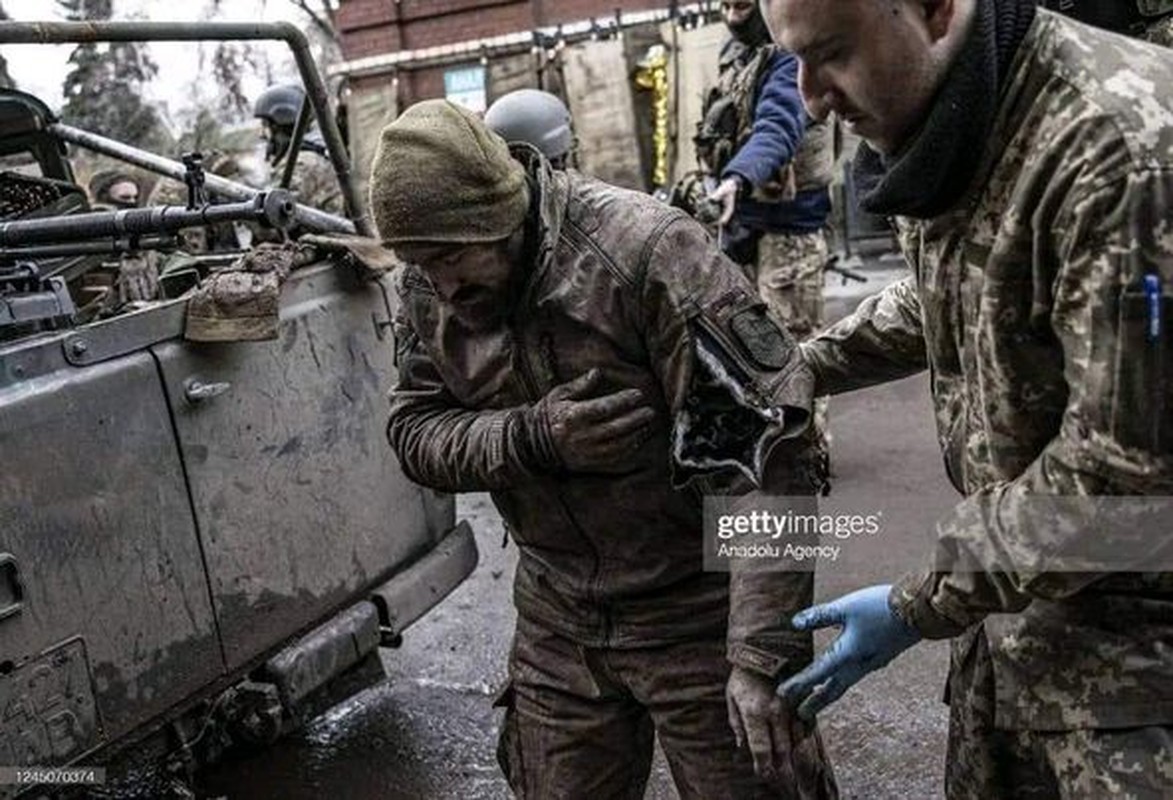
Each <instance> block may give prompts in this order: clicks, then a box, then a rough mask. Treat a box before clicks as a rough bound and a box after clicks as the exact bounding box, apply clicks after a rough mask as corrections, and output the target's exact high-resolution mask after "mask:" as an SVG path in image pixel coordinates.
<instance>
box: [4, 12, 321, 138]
mask: <svg viewBox="0 0 1173 800" xmlns="http://www.w3.org/2000/svg"><path fill="white" fill-rule="evenodd" d="M2 2H3V5H4V10H5V11H7V12H8V14H9V16H11V17H12V18H13V19H15V20H20V21H22V22H33V21H45V20H59V19H61V16H60V12H59V10H58V6H57V3H56V2H55V0H2ZM209 5H210V3H209V2H208V0H114V15H115V17H116V18H117V19H149V20H153V21H157V22H164V21H184V22H187V21H194V20H199V19H206V18H207V17H206V13H207V7H208V6H209ZM216 18H217V19H221V20H225V21H230V20H234V21H245V20H263V21H266V22H272V21H277V20H293V21H296V22H303V20H302V19H301V18H300V16H299V14H298V12H297V11H296V9H294V8H293V7H292V6H291V5H290V4H289V3H287V2H284V0H268V1H267V2H266V1H265V0H225V2H223V3H221V13H220V15H219V16H217V17H216ZM258 46H260V47H263V48H265V52H266V53H267V54H268V57H269V61H270V63H271V64H272V65H273V67H274V71H275V74H276V77H277V79H278V80H284V79H291V78H293V77H295V76H296V70H295V69H294V67H293V63H292V60H291V59H290V57H289V55H288V53H289V48H288V47H287V46H286V45H285V44H283V43H277V42H275V43H265V44H259V45H258ZM72 49H73V46H72V45H61V46H53V47H48V46H45V45H5V46H4V47H2V48H0V51H2V52H3V53H4V56H5V57H6V58H7V59H8V68H9V72H10V73H11V74H12V77H13V78H14V79H15V80H16V81H17V84H18V86H19V88H21V89H23V90H24V91H26V92H30V93H32V94H35V95H37V96H38V97H40V98H41V99H42V100H44V101H45V102H46V103H47V104H48V105H49V107H50V108H53V109H59V108H60V107H61V101H62V98H61V84H62V81H63V80H64V79H65V75H66V73H67V72H68V71H69V70H68V63H67V59H68V58H69V53H70V52H71V51H72ZM201 49H202V52H203V54H204V58H205V59H207V60H210V56H211V52H212V48H211V47H210V46H207V45H200V44H198V43H180V42H176V43H160V42H156V43H154V44H152V45H151V46H150V52H151V57H152V58H153V59H154V61H155V63H157V64H158V65H159V75H158V77H157V78H156V79H155V81H154V82H153V84H152V85H151V86H150V87H148V90H147V95H148V98H149V99H151V100H152V101H154V102H156V103H158V104H159V105H160V106H161V107H162V108H163V110H164V114H165V116H167V117H168V118H169V119H171V120H172V121H173V123H175V124H182V120H183V118H184V117H185V115H186V114H187V113H190V111H191V109H193V108H196V107H198V106H199V105H201V104H209V103H214V102H215V99H216V92H215V84H214V81H213V80H212V77H211V69H210V64H208V65H207V66H204V67H202V66H201ZM262 88H263V86H262V80H261V79H260V78H256V79H255V80H251V81H249V83H248V85H246V89H247V90H248V91H249V93H250V94H255V93H256V92H258V91H260V90H261V89H262Z"/></svg>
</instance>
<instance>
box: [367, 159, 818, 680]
mask: <svg viewBox="0 0 1173 800" xmlns="http://www.w3.org/2000/svg"><path fill="white" fill-rule="evenodd" d="M528 169H529V170H530V174H531V182H530V187H531V191H532V193H533V196H534V201H533V204H532V207H531V221H530V223H529V225H530V227H529V229H528V231H527V239H528V240H529V242H530V243H531V244H536V246H535V247H534V252H535V255H534V257H533V258H532V259H530V260H529V263H527V265H526V266H525V267H524V269H526V271H527V274H526V275H525V276H524V288H522V289H521V290H520V294H519V297H518V299H517V301H516V304H515V307H514V309H513V314H512V320H511V322H510V324H509V325H508V327H507V328H505V329H502V330H498V331H494V332H490V333H485V334H472V333H469V332H468V331H466V330H463V329H461V328H460V326H459V323H457V322H455V321H454V320H453V319H452V318H451V316H450V315H449V313H448V312H447V310H446V309H445V307H444V306H443V305H442V304H441V303H439V302H437V298H436V295H435V294H434V293H433V290H432V289H431V288H430V286H429V284H428V282H427V281H426V280H425V279H424V277H423V276H422V275H421V274H420V273H419V272H418V271H417V270H415V269H414V268H412V267H407V268H405V269H404V270H403V271H402V273H401V274H400V276H399V280H398V291H399V295H400V300H401V308H400V316H399V320H398V323H397V326H398V327H397V341H398V364H399V383H398V386H397V387H396V389H395V390H394V391H393V392H392V396H391V401H392V412H391V420H390V424H389V426H388V435H389V438H390V441H391V443H392V446H393V447H394V448H395V450H396V452H397V453H398V454H399V457H400V461H401V463H402V465H403V468H404V470H405V471H406V473H407V474H408V476H409V477H411V478H412V479H414V480H416V481H417V482H419V483H422V484H424V485H427V486H432V487H435V488H438V489H442V490H447V491H485V490H488V491H491V492H492V496H493V500H494V502H495V504H496V506H497V508H498V509H499V510H500V512H501V514H502V516H503V518H504V520H505V523H506V525H507V526H508V528H509V530H510V531H511V532H512V534H513V536H514V538H515V539H516V541H517V543H518V545H519V547H520V550H521V556H520V563H519V566H518V570H517V576H516V580H515V586H514V597H515V602H516V605H517V609H518V612H519V614H520V615H521V616H523V617H526V618H528V619H530V620H532V621H535V622H537V623H539V624H543V625H546V626H548V627H553V628H554V629H556V630H558V631H559V632H561V633H562V634H563V635H567V636H570V637H571V638H573V639H575V640H576V641H578V642H580V643H582V644H584V645H588V646H613V647H625V646H626V647H630V646H637V645H638V646H645V645H654V644H657V643H666V642H671V641H680V640H682V639H686V638H689V637H693V636H697V635H712V634H714V633H716V634H719V633H720V631H722V630H725V628H726V626H727V624H728V627H729V637H730V646H731V650H730V658H731V660H733V661H734V662H735V663H740V664H742V665H743V666H748V667H752V668H757V669H759V670H760V671H763V672H767V673H771V674H774V673H778V672H779V671H790V670H791V669H795V668H797V667H798V665H799V664H800V663H801V662H803V661H805V660H806V659H807V658H808V657H809V652H810V640H809V638H806V637H802V636H798V635H796V634H795V633H793V632H786V631H780V630H778V629H779V627H780V625H781V620H782V618H783V616H784V615H785V614H788V613H790V612H792V611H793V610H795V609H797V608H798V607H800V606H801V605H803V604H804V603H805V602H807V600H808V599H809V596H810V590H811V581H810V576H809V575H805V576H804V575H773V576H770V577H768V578H764V579H763V580H765V584H763V583H762V582H757V583H754V582H753V581H747V582H740V583H739V582H737V581H735V595H737V596H735V597H734V609H733V612H732V616H731V617H730V616H729V615H730V610H729V604H730V598H729V593H730V589H729V586H730V582H729V576H728V574H723V573H717V572H705V571H703V570H702V544H701V521H702V520H701V510H702V499H701V491H700V490H699V489H698V488H697V479H698V477H700V476H707V475H710V474H712V473H713V469H714V464H715V463H717V462H722V461H723V462H725V463H732V462H735V461H736V462H739V463H741V465H742V469H744V470H745V471H746V472H747V473H754V474H759V475H760V473H761V471H762V469H763V466H764V461H765V456H766V452H767V451H768V450H769V449H770V447H771V445H772V444H773V443H774V442H775V441H776V440H777V439H778V438H779V437H784V436H787V435H789V434H790V433H791V432H793V431H795V430H797V429H800V428H803V427H804V426H805V421H806V418H807V417H808V414H809V398H808V397H807V395H808V394H809V391H810V388H811V387H810V380H811V379H810V374H809V371H808V370H807V369H806V367H805V365H803V364H802V361H801V358H799V357H798V351H797V349H796V348H795V346H794V344H793V341H792V340H791V339H790V338H789V335H788V334H786V333H785V332H784V331H783V330H782V328H781V326H780V325H779V324H777V323H776V322H774V320H773V319H772V318H771V317H769V316H768V315H767V313H766V310H765V306H764V304H763V303H761V301H760V300H759V299H758V298H757V297H756V295H755V294H754V291H753V288H752V287H751V286H750V285H749V283H748V282H747V281H746V280H745V279H744V278H743V276H742V275H741V272H740V270H738V269H736V268H735V267H733V266H732V265H731V264H730V263H729V262H727V261H725V260H724V259H723V258H722V257H721V256H719V255H718V254H717V253H716V251H715V248H714V247H713V243H712V242H711V240H710V239H709V238H708V236H707V234H705V232H704V231H703V229H702V228H701V227H700V226H699V225H698V224H697V223H696V222H694V221H693V220H691V219H690V218H689V217H687V216H686V215H684V214H682V213H681V212H680V211H678V210H676V209H672V208H669V207H667V206H665V205H663V204H662V203H659V202H657V201H655V200H654V199H652V198H650V197H648V196H645V195H641V194H637V193H634V192H629V191H626V190H623V189H618V188H615V187H612V186H608V185H606V184H603V183H600V182H597V181H594V180H590V179H587V178H585V177H583V176H581V175H579V174H577V173H573V172H570V173H563V172H552V171H551V170H550V169H549V166H548V164H547V163H546V162H544V161H541V160H538V159H536V158H533V159H531V160H529V166H528ZM702 359H708V363H709V364H712V365H714V368H715V369H716V370H717V371H718V372H720V373H721V374H722V376H723V378H724V380H725V381H727V382H728V381H732V383H731V384H730V383H726V384H725V388H724V390H723V391H722V392H720V393H719V394H720V395H721V396H718V394H715V393H714V391H715V390H713V389H712V388H710V389H708V390H707V391H708V392H709V394H708V396H707V397H706V401H705V403H704V404H701V403H699V402H698V391H697V386H698V385H700V384H701V383H702V382H703V381H704V380H705V376H707V375H710V374H711V373H710V372H709V371H708V369H707V368H706V367H703V366H702ZM592 368H598V369H600V370H601V371H602V374H603V377H604V380H603V382H604V383H605V384H606V388H605V392H611V391H617V390H619V389H624V388H638V389H640V390H641V391H642V392H643V393H644V396H645V398H646V399H647V400H648V402H649V403H650V404H651V405H652V407H653V408H654V409H655V410H656V411H657V412H658V413H659V421H658V422H657V423H656V426H655V429H654V431H653V434H652V436H651V439H650V440H649V442H648V443H647V445H646V446H645V447H643V448H642V449H641V451H640V452H639V454H638V455H637V456H635V457H634V459H633V461H632V463H631V469H630V471H629V472H626V473H624V474H622V475H595V474H584V473H567V472H563V471H558V470H551V469H547V468H545V467H543V465H541V464H537V463H534V459H533V458H532V457H529V456H527V455H526V453H527V451H528V450H529V448H528V447H527V446H526V445H525V443H524V441H523V437H521V436H520V435H519V433H518V430H517V428H516V423H517V420H518V416H517V415H518V409H521V408H524V407H526V406H529V405H531V404H533V403H535V402H536V401H538V400H539V399H541V398H542V397H543V396H544V395H546V394H547V393H548V392H549V391H550V390H551V389H553V388H554V387H555V386H557V385H559V384H561V383H564V382H566V381H569V380H572V379H574V378H575V377H578V376H580V375H582V374H583V373H585V372H587V371H588V370H590V369H592ZM731 385H732V386H736V387H737V389H736V391H738V392H739V393H740V395H741V400H740V401H737V402H734V401H733V400H732V398H731V396H730V395H729V386H731ZM751 408H754V409H756V410H750V409H751ZM718 410H720V414H719V415H720V416H721V417H722V418H724V420H725V421H726V422H729V423H730V425H731V428H732V427H736V428H739V429H741V430H742V431H743V432H744V437H743V438H741V439H740V440H738V441H737V442H735V443H734V444H733V446H724V445H722V444H721V443H720V440H721V435H720V433H719V432H716V429H717V428H718V427H719V420H717V419H716V418H717V417H718V416H719V415H718ZM767 418H775V419H776V421H770V420H768V419H767ZM778 423H780V425H779V424H778ZM788 448H789V444H788V443H787V442H783V443H782V444H780V445H779V446H778V447H774V448H773V449H774V454H775V455H771V459H774V458H776V457H777V455H776V454H777V453H780V452H783V451H786V450H787V449H788ZM790 477H791V478H792V479H794V480H798V481H799V482H801V483H802V484H803V487H804V488H803V489H802V490H803V491H806V492H807V493H809V492H810V488H811V483H810V479H809V477H806V476H799V475H797V473H795V474H793V475H791V476H790ZM705 479H706V480H707V479H708V478H707V477H706V478H705ZM795 491H799V490H798V489H795ZM737 587H740V588H737ZM738 592H740V594H738ZM738 597H742V598H744V602H738Z"/></svg>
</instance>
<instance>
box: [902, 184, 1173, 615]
mask: <svg viewBox="0 0 1173 800" xmlns="http://www.w3.org/2000/svg"><path fill="white" fill-rule="evenodd" d="M1170 198H1173V173H1170V172H1169V171H1167V170H1166V171H1164V172H1162V171H1161V170H1158V169H1155V168H1151V169H1150V168H1142V169H1135V170H1133V171H1131V172H1129V173H1126V174H1124V175H1123V176H1119V175H1118V176H1117V177H1116V179H1115V180H1112V181H1111V182H1110V183H1103V182H1101V183H1099V184H1097V185H1096V186H1094V187H1093V188H1091V189H1086V190H1083V191H1081V192H1077V193H1076V192H1073V193H1072V196H1071V197H1069V199H1068V201H1067V203H1066V205H1065V208H1066V211H1065V212H1064V213H1063V214H1061V215H1060V216H1059V218H1058V219H1057V220H1056V221H1055V224H1054V225H1053V226H1052V229H1051V230H1052V231H1054V234H1053V235H1054V236H1055V241H1054V242H1053V244H1054V251H1053V252H1055V253H1059V254H1062V260H1061V262H1059V266H1058V269H1057V272H1055V273H1054V274H1052V275H1050V276H1047V277H1049V278H1051V279H1052V280H1053V283H1052V284H1051V285H1053V287H1054V291H1055V296H1054V302H1053V306H1052V309H1051V314H1050V321H1051V328H1052V330H1053V332H1054V335H1055V337H1056V338H1057V343H1058V344H1057V346H1058V347H1061V348H1062V355H1063V363H1064V365H1065V380H1066V384H1067V403H1066V407H1065V409H1064V411H1063V418H1062V422H1061V426H1060V430H1059V433H1058V435H1057V436H1055V437H1054V438H1053V439H1052V440H1051V441H1050V442H1049V443H1048V444H1047V445H1046V446H1045V447H1044V448H1043V450H1042V452H1041V453H1040V454H1039V455H1038V457H1037V458H1036V459H1035V460H1034V461H1033V462H1032V463H1030V465H1029V466H1028V467H1027V468H1026V469H1025V470H1024V471H1023V472H1022V474H1020V475H1019V476H1018V477H1017V478H1015V479H1014V480H1011V481H1005V482H1001V483H998V484H995V485H992V486H989V487H987V488H985V489H983V490H982V491H978V492H976V493H974V494H972V495H970V496H969V497H967V498H966V500H964V501H963V502H962V503H961V504H960V505H959V506H958V507H957V508H956V509H955V510H954V511H953V512H952V513H951V515H950V516H949V517H948V518H946V519H945V520H944V521H942V522H941V523H940V524H939V525H938V529H937V546H936V550H935V556H934V561H933V563H932V564H930V565H929V566H928V567H927V568H926V569H924V570H923V571H916V572H913V573H910V574H908V575H906V576H905V577H904V578H903V579H901V580H900V581H899V582H898V583H897V585H896V586H895V588H894V590H893V595H892V598H891V600H892V604H893V607H894V608H895V610H896V611H897V613H899V614H900V615H901V616H902V617H904V619H905V620H906V621H908V622H910V623H911V624H912V625H914V626H915V627H916V628H917V629H918V630H919V631H920V632H921V633H922V634H923V635H924V636H926V637H930V638H944V637H947V636H952V635H956V634H957V633H959V632H960V631H962V630H963V629H965V628H966V627H968V626H970V625H973V624H975V623H976V622H978V621H980V620H981V619H982V618H983V617H985V616H986V615H987V614H991V613H997V612H1015V611H1020V610H1022V609H1023V608H1025V607H1026V606H1027V605H1028V604H1030V603H1031V602H1032V601H1033V600H1034V599H1036V598H1043V599H1051V600H1054V599H1062V598H1065V597H1068V596H1071V595H1073V594H1075V593H1077V592H1079V591H1080V590H1081V589H1083V588H1085V587H1087V586H1088V585H1089V584H1091V583H1093V582H1094V581H1097V580H1099V579H1101V578H1103V577H1104V576H1105V575H1106V574H1107V573H1109V572H1128V571H1139V572H1149V571H1152V570H1154V569H1161V568H1162V565H1165V564H1168V563H1170V557H1171V554H1170V553H1169V552H1168V551H1169V550H1170V548H1171V546H1173V544H1171V542H1170V537H1169V536H1168V508H1169V506H1168V503H1167V502H1162V500H1161V496H1162V495H1163V496H1169V495H1171V494H1173V415H1171V414H1170V402H1171V398H1173V381H1171V378H1173V344H1171V343H1173V338H1171V337H1173V328H1171V323H1173V236H1171V235H1170V232H1169V220H1170V209H1169V206H1168V203H1169V201H1170ZM1146 276H1149V278H1148V280H1149V281H1150V282H1151V283H1152V284H1154V285H1159V287H1160V288H1161V289H1162V290H1163V297H1161V298H1160V305H1159V306H1158V307H1157V308H1156V309H1155V311H1156V319H1157V323H1156V328H1157V330H1155V331H1154V330H1153V328H1152V325H1153V319H1154V317H1153V311H1154V307H1153V305H1151V302H1152V297H1150V296H1148V295H1147V294H1146V291H1145V289H1144V287H1145V286H1146ZM1040 277H1041V276H1040ZM1162 315H1163V319H1162ZM1154 333H1156V334H1157V335H1156V336H1154V335H1153V334H1154ZM1140 495H1147V496H1148V497H1147V498H1146V497H1139V496H1140ZM1122 496H1125V497H1122Z"/></svg>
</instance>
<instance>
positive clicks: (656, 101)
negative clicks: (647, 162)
mask: <svg viewBox="0 0 1173 800" xmlns="http://www.w3.org/2000/svg"><path fill="white" fill-rule="evenodd" d="M638 66H639V69H638V70H636V73H635V85H636V86H638V87H639V88H641V89H647V90H650V91H651V92H652V126H653V127H652V146H653V153H654V161H653V165H652V182H653V183H654V184H655V185H656V186H657V187H665V186H667V185H668V145H669V136H668V50H667V48H665V47H664V45H662V44H656V45H652V46H651V47H649V48H648V52H647V54H646V55H645V56H644V57H643V59H642V60H641V61H640V62H639V65H638Z"/></svg>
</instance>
